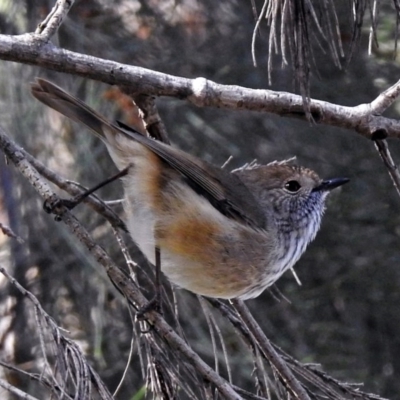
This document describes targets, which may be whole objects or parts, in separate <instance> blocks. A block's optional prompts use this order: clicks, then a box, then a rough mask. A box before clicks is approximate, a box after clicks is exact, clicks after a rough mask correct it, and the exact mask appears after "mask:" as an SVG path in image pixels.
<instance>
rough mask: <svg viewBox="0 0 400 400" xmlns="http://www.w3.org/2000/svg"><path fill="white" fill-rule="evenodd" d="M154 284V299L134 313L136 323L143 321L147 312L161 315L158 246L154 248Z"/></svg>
mask: <svg viewBox="0 0 400 400" xmlns="http://www.w3.org/2000/svg"><path fill="white" fill-rule="evenodd" d="M155 259H156V262H155V264H156V265H155V269H156V271H155V282H154V288H155V293H154V297H153V298H152V299H151V300H150V301H149V302H148V303H147V304H145V305H144V306H143V307H141V308H140V309H139V310H138V312H137V313H136V319H137V320H138V321H140V320H143V319H145V318H144V314H145V313H146V312H148V311H157V312H158V313H162V306H161V251H160V248H159V247H158V246H156V247H155Z"/></svg>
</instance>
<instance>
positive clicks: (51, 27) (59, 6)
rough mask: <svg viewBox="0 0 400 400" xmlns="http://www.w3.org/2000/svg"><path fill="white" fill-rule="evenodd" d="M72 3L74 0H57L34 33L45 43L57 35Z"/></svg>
mask: <svg viewBox="0 0 400 400" xmlns="http://www.w3.org/2000/svg"><path fill="white" fill-rule="evenodd" d="M74 2H75V0H57V2H56V4H55V5H54V7H53V9H52V10H51V12H50V13H49V15H48V16H47V17H46V18H45V20H44V21H43V22H41V23H40V24H39V25H38V27H37V29H36V32H35V33H36V34H39V35H40V37H41V39H42V40H43V41H44V42H45V43H47V42H48V41H49V40H50V39H51V38H52V37H53V36H54V35H55V34H56V33H57V31H58V29H59V28H60V26H61V25H62V23H63V22H64V19H65V18H66V16H67V14H68V12H69V10H70V8H71V7H72V6H73V4H74Z"/></svg>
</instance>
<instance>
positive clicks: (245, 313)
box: [231, 300, 310, 400]
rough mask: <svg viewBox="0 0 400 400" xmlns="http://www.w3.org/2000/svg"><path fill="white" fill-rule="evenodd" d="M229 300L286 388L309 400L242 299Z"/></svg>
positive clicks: (295, 394)
mask: <svg viewBox="0 0 400 400" xmlns="http://www.w3.org/2000/svg"><path fill="white" fill-rule="evenodd" d="M231 302H232V305H233V306H234V308H235V309H236V311H237V312H238V314H239V315H240V317H241V318H242V320H243V321H244V322H245V324H246V326H247V328H248V329H249V331H250V332H251V334H252V335H253V336H254V338H255V340H256V342H257V344H258V346H259V347H260V350H261V351H262V352H263V353H264V355H265V357H266V358H267V360H268V361H269V362H270V364H271V366H272V367H273V368H274V369H275V370H276V371H277V373H278V374H279V375H280V377H281V378H282V381H283V382H284V383H285V385H287V387H288V389H290V390H291V392H292V393H293V395H294V396H295V397H296V398H298V399H300V400H310V397H309V396H308V394H307V392H306V390H305V389H304V387H303V386H302V384H301V383H300V382H299V381H298V380H297V379H296V378H295V377H294V375H293V374H292V372H291V371H290V369H289V368H288V366H287V365H286V363H285V362H284V361H283V360H282V358H281V357H280V356H279V355H278V353H277V352H276V351H275V349H274V347H273V346H272V344H271V342H270V341H269V340H268V338H267V337H266V336H265V334H264V332H263V331H262V330H261V328H260V326H259V325H258V324H257V322H256V320H255V319H254V318H253V316H252V315H251V313H250V311H249V310H248V308H247V307H246V306H245V304H244V303H243V301H241V300H232V301H231Z"/></svg>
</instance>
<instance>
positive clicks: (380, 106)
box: [370, 80, 400, 115]
mask: <svg viewBox="0 0 400 400" xmlns="http://www.w3.org/2000/svg"><path fill="white" fill-rule="evenodd" d="M399 95H400V80H399V81H397V82H396V83H395V84H394V85H393V86H391V87H390V88H388V89H386V90H385V91H384V92H383V93H381V94H380V95H379V96H378V97H377V98H376V99H375V100H373V101H372V102H371V103H370V107H371V113H373V114H375V115H380V114H382V113H383V112H384V111H385V110H387V109H388V108H389V107H390V106H391V105H392V104H393V103H394V102H395V101H396V100H397V98H398V97H399Z"/></svg>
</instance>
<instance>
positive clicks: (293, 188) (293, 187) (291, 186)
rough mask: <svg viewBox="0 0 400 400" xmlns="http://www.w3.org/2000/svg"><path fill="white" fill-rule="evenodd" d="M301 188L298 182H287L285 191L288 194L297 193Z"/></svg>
mask: <svg viewBox="0 0 400 400" xmlns="http://www.w3.org/2000/svg"><path fill="white" fill-rule="evenodd" d="M300 188H301V185H300V183H299V182H298V181H287V182H286V183H285V189H286V190H287V191H288V192H291V193H296V192H298V191H299V189H300Z"/></svg>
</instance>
